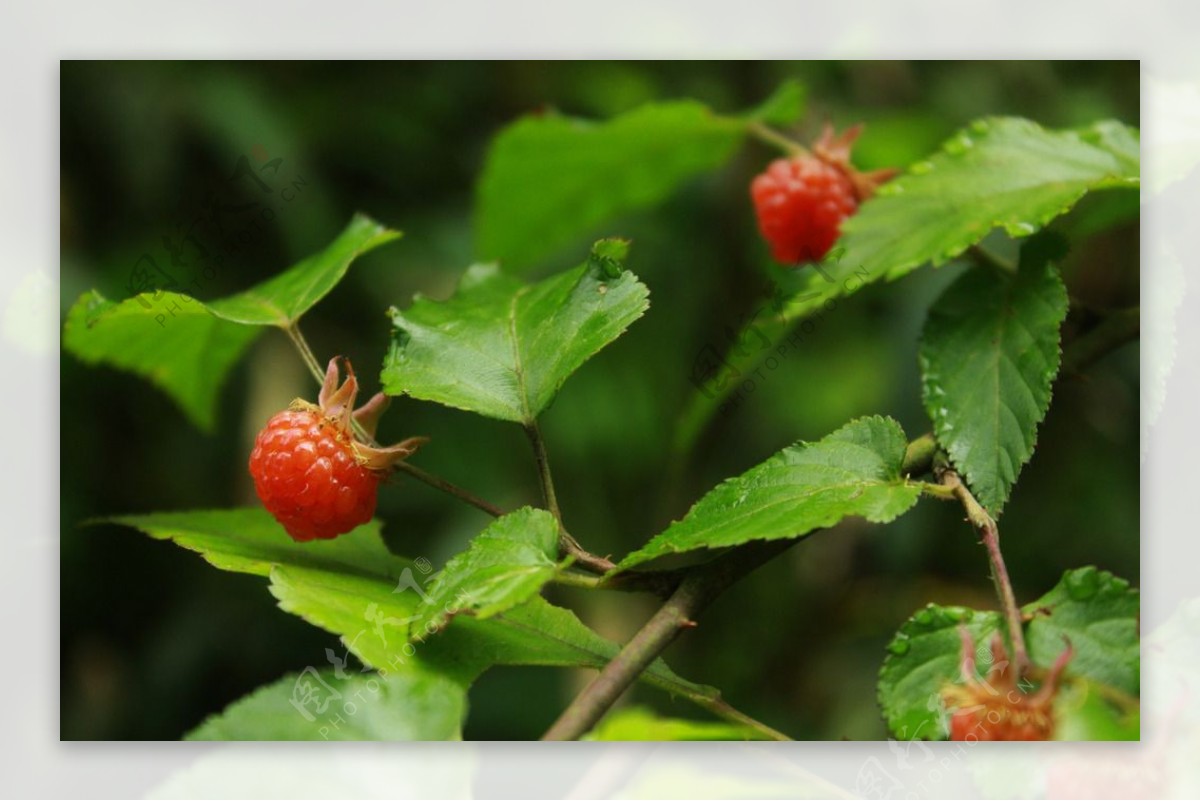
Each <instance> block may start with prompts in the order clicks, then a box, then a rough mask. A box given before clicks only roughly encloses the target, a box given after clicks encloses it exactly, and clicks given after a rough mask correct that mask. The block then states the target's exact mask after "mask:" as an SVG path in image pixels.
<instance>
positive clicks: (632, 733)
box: [582, 706, 763, 742]
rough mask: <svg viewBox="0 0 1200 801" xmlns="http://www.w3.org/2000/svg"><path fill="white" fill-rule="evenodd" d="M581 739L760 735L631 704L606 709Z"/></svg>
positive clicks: (753, 737)
mask: <svg viewBox="0 0 1200 801" xmlns="http://www.w3.org/2000/svg"><path fill="white" fill-rule="evenodd" d="M582 739H584V740H599V741H622V742H628V741H659V742H662V741H683V740H761V739H763V735H762V733H761V732H758V731H756V730H755V729H752V728H750V727H749V726H740V725H738V724H736V723H718V722H714V721H698V720H682V719H680V718H664V717H660V716H659V715H657V714H655V713H654V712H653V711H651V710H649V709H647V708H645V707H640V706H633V707H625V708H624V709H618V710H615V711H613V712H610V713H609V714H608V715H606V716H605V717H604V720H602V721H600V723H599V724H597V726H596V728H594V729H592V731H591V732H590V733H589V734H587V735H586V736H584V737H583V738H582Z"/></svg>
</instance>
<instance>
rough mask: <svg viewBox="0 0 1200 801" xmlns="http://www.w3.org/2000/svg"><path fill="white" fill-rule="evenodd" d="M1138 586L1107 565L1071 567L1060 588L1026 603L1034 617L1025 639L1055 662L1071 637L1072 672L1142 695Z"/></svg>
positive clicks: (1042, 658)
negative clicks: (1072, 653) (1112, 571)
mask: <svg viewBox="0 0 1200 801" xmlns="http://www.w3.org/2000/svg"><path fill="white" fill-rule="evenodd" d="M1140 608H1141V604H1140V597H1139V594H1138V591H1137V590H1135V589H1133V588H1131V587H1130V586H1129V582H1128V581H1126V580H1125V579H1122V578H1117V577H1116V576H1114V575H1113V574H1112V573H1109V572H1108V571H1106V570H1098V569H1096V568H1094V567H1082V568H1078V569H1076V570H1068V571H1067V572H1066V573H1064V574H1063V577H1062V579H1061V580H1060V581H1059V582H1058V584H1056V585H1055V587H1054V589H1052V590H1050V592H1048V593H1046V594H1045V595H1043V596H1042V597H1041V598H1039V599H1038V600H1036V601H1034V602H1033V603H1031V604H1028V605H1026V606H1025V607H1024V611H1025V612H1026V614H1030V615H1032V616H1033V619H1032V620H1031V621H1030V622H1029V624H1028V625H1027V626H1026V635H1025V644H1026V646H1027V647H1028V648H1029V656H1030V658H1031V659H1033V660H1034V661H1035V662H1036V663H1037V664H1040V665H1052V664H1054V660H1055V659H1056V658H1057V657H1058V655H1059V654H1060V653H1062V651H1063V649H1064V648H1066V642H1065V640H1064V639H1063V638H1064V637H1066V638H1067V639H1069V640H1070V641H1071V646H1072V647H1073V648H1074V651H1075V653H1074V655H1073V656H1072V657H1071V662H1070V665H1069V670H1068V672H1069V674H1070V675H1075V676H1082V677H1084V678H1088V679H1092V680H1093V681H1095V682H1097V683H1099V684H1103V685H1107V686H1109V687H1115V688H1117V689H1118V690H1121V691H1122V692H1125V693H1128V694H1130V695H1133V696H1136V695H1138V693H1139V692H1140V689H1141V656H1140V647H1139V637H1138V615H1139V611H1140Z"/></svg>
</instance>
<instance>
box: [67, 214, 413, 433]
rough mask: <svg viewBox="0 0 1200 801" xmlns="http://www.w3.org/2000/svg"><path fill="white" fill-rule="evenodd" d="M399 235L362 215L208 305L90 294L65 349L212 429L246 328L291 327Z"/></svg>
mask: <svg viewBox="0 0 1200 801" xmlns="http://www.w3.org/2000/svg"><path fill="white" fill-rule="evenodd" d="M399 236H400V233H399V232H397V231H391V230H388V229H386V228H384V227H383V226H381V225H379V223H377V222H375V221H374V220H372V219H370V218H369V217H365V216H363V215H361V214H360V215H356V216H355V217H354V219H353V220H351V222H350V224H349V225H348V226H347V227H346V229H345V230H344V231H342V233H341V235H340V236H339V237H338V238H337V239H336V240H334V242H333V244H331V245H330V246H329V247H327V248H326V249H325V250H323V251H321V252H320V253H318V254H315V255H313V256H310V257H309V258H307V259H305V260H304V261H302V262H300V263H299V264H297V265H296V266H294V267H292V268H291V269H290V270H288V271H286V272H284V273H281V274H280V275H277V276H275V277H274V278H272V279H270V280H268V281H266V282H264V283H261V284H259V285H258V286H255V287H252V288H251V289H248V290H246V291H245V292H242V293H239V294H237V295H233V296H231V297H228V298H224V299H223V300H218V301H215V302H213V303H209V304H204V303H201V302H200V301H198V300H195V299H194V298H190V297H188V296H187V295H181V294H177V293H174V292H162V293H158V295H157V296H156V295H153V294H148V293H147V294H142V295H138V296H137V297H135V298H130V299H128V300H125V301H122V302H120V303H113V302H111V301H109V300H107V299H105V298H104V297H103V296H101V295H100V293H98V292H95V291H93V292H88V293H85V294H84V295H83V296H82V297H81V298H80V299H79V300H78V301H76V303H75V305H74V306H73V307H72V308H71V310H70V312H68V314H67V320H66V323H65V325H64V328H63V347H64V348H65V349H66V350H67V351H68V352H70V353H73V354H74V355H75V356H77V357H78V358H79V359H80V360H82V361H83V362H85V363H87V364H91V365H95V364H108V365H111V366H113V367H117V368H119V369H122V370H128V371H129V372H132V373H136V374H137V375H140V376H142V377H143V378H146V379H147V380H149V381H151V382H152V383H154V384H155V385H157V386H158V387H160V388H161V389H162V390H163V391H165V392H166V393H167V394H168V395H170V396H171V398H172V399H173V400H174V401H175V402H176V403H178V404H179V406H180V408H181V409H182V410H183V411H184V413H185V414H186V415H187V416H188V417H189V418H190V419H191V420H192V422H193V423H195V424H196V425H197V426H199V427H200V428H202V429H204V430H211V429H212V428H213V425H214V423H215V417H216V402H217V393H218V391H219V390H220V388H221V385H222V382H223V381H224V380H225V377H226V376H227V375H228V373H229V370H230V369H231V368H232V367H233V365H234V364H236V363H237V361H238V360H239V359H240V358H241V356H242V355H243V354H244V353H245V351H246V348H247V347H249V345H250V343H251V342H253V341H254V339H255V337H257V336H258V334H259V333H260V332H259V331H258V330H257V329H256V328H246V327H244V326H264V325H275V326H281V327H287V326H289V325H291V324H292V323H294V322H295V321H296V320H298V319H299V318H300V316H301V315H303V314H304V313H305V312H306V311H308V310H309V309H311V308H312V307H313V305H315V304H316V303H317V302H318V301H319V300H320V299H321V298H323V297H325V295H327V294H328V293H329V291H330V290H331V289H333V287H334V286H336V285H337V283H338V281H340V280H341V279H342V277H343V276H344V275H345V274H346V270H347V269H348V268H349V266H350V263H351V262H353V261H354V259H355V258H357V257H358V256H360V255H362V254H363V253H365V252H367V251H368V250H371V249H373V248H376V247H378V246H379V245H382V244H384V243H385V242H390V241H392V240H394V239H396V238H398V237H399ZM239 324H241V325H239Z"/></svg>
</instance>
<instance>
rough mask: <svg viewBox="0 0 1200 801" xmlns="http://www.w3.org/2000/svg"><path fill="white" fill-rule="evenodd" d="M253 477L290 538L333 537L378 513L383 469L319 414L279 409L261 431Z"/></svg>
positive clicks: (252, 462) (265, 503)
mask: <svg viewBox="0 0 1200 801" xmlns="http://www.w3.org/2000/svg"><path fill="white" fill-rule="evenodd" d="M250 475H252V476H254V488H255V489H256V490H257V491H258V497H259V498H260V499H262V502H263V506H265V507H267V511H269V512H270V513H271V514H272V515H274V516H275V519H276V520H278V521H279V522H280V523H282V524H283V527H284V528H285V529H287V533H288V534H290V535H291V536H292V539H294V540H299V541H301V542H304V541H306V540H311V539H314V538H316V539H331V538H333V537H336V536H337V535H339V534H344V533H346V532H347V531H349V530H350V529H352V528H356V527H358V526H361V525H362V524H363V523H366V522H367V521H368V520H370V519H371V517H372V515H374V514H375V496H376V491H377V490H378V488H379V480H380V478H381V477H382V474H381V473H378V472H376V471H373V470H368V469H367V468H365V467H363V466H362V465H361V464H359V463H358V459H357V458H355V455H354V450H353V446H352V445H351V443H350V438H349V437H348V436H347V435H346V433H345V432H342V431H339V430H338V428H337V426H336V425H334V424H333V423H332V422H331V421H330V420H329V419H328V418H326V417H325V416H324V415H322V414H321V413H320V412H319V411H318V412H309V411H300V410H297V411H292V410H288V411H285V412H280V413H279V414H277V415H275V416H274V417H272V418H271V419H270V421H268V423H267V427H266V428H264V429H263V430H262V431H261V432H259V435H258V439H257V440H255V442H254V451H253V452H252V453H251V454H250Z"/></svg>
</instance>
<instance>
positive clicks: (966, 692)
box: [941, 627, 1074, 741]
mask: <svg viewBox="0 0 1200 801" xmlns="http://www.w3.org/2000/svg"><path fill="white" fill-rule="evenodd" d="M959 636H960V637H961V639H962V660H961V662H960V669H961V673H962V683H961V684H950V685H947V686H946V687H945V688H943V690H942V693H941V696H942V702H943V703H944V704H945V706H946V709H947V711H948V712H949V713H950V739H951V740H959V741H963V740H965V741H975V740H1050V739H1053V737H1054V729H1055V720H1054V700H1055V697H1056V696H1057V693H1058V684H1059V680H1060V678H1061V676H1062V672H1063V669H1064V668H1066V666H1067V663H1068V662H1070V661H1071V656H1072V655H1073V653H1074V650H1073V649H1072V647H1071V644H1070V642H1069V641H1068V642H1067V648H1066V650H1064V651H1063V652H1062V653H1061V654H1060V655H1059V657H1058V659H1057V660H1056V661H1055V663H1054V665H1053V667H1051V668H1050V670H1049V671H1047V672H1046V674H1045V676H1044V678H1043V680H1042V683H1041V686H1040V687H1038V688H1037V689H1036V690H1034V689H1033V684H1032V683H1027V682H1025V681H1024V680H1023V679H1022V677H1020V676H1018V675H1017V672H1016V670H1015V669H1013V668H1014V666H1013V664H1012V661H1011V660H1010V659H1009V656H1008V652H1007V651H1006V650H1005V647H1004V641H1003V640H1002V639H1001V637H1000V635H999V634H998V633H997V634H995V635H993V637H992V640H991V643H990V649H991V655H992V662H991V667H990V668H989V669H988V672H987V675H986V676H985V677H984V678H983V679H982V680H981V679H980V678H979V676H978V675H977V673H976V670H975V643H974V641H973V640H972V639H971V635H970V633H969V632H968V631H967V629H966V628H965V627H960V628H959Z"/></svg>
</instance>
